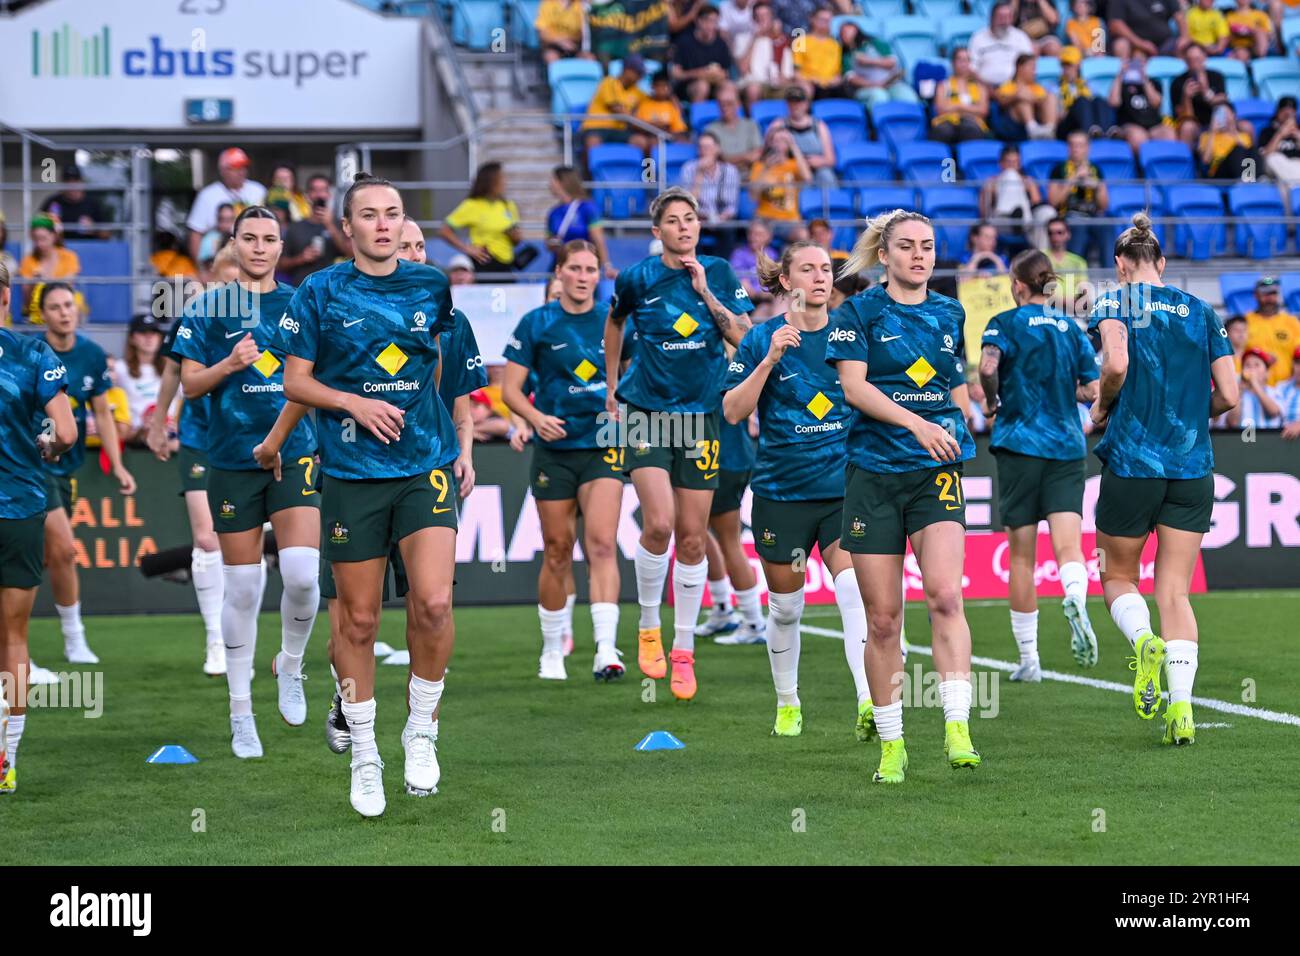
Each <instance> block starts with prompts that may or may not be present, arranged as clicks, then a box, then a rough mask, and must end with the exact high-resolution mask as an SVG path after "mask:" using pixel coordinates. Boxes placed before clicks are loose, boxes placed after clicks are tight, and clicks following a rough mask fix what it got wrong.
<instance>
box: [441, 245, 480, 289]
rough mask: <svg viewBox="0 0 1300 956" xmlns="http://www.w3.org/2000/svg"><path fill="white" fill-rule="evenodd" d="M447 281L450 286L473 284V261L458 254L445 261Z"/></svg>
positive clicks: (460, 253) (462, 254)
mask: <svg viewBox="0 0 1300 956" xmlns="http://www.w3.org/2000/svg"><path fill="white" fill-rule="evenodd" d="M447 281H448V282H449V283H451V284H452V285H473V284H474V260H473V259H471V258H470V257H469V256H467V255H465V253H463V252H458V253H456V254H455V255H454V256H452V257H451V258H450V259H448V260H447Z"/></svg>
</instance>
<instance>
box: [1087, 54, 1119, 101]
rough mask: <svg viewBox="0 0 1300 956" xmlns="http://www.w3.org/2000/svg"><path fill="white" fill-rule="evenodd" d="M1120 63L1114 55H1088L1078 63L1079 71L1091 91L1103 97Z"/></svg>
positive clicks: (1117, 71)
mask: <svg viewBox="0 0 1300 956" xmlns="http://www.w3.org/2000/svg"><path fill="white" fill-rule="evenodd" d="M1121 66H1122V64H1121V63H1120V61H1119V57H1115V56H1090V57H1087V58H1086V59H1085V60H1084V61H1083V62H1082V63H1081V64H1079V72H1080V74H1081V75H1082V76H1083V79H1084V80H1085V81H1086V82H1087V84H1088V85H1089V86H1090V87H1092V91H1093V93H1095V94H1096V95H1097V96H1100V97H1103V98H1104V97H1105V96H1106V94H1107V93H1109V92H1110V85H1111V83H1113V82H1114V80H1115V75H1116V74H1117V73H1119V70H1120V67H1121Z"/></svg>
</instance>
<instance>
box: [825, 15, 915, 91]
mask: <svg viewBox="0 0 1300 956" xmlns="http://www.w3.org/2000/svg"><path fill="white" fill-rule="evenodd" d="M840 49H841V50H842V51H843V64H842V72H843V74H844V90H845V92H846V93H852V94H853V95H854V96H855V97H857V99H858V101H859V102H861V103H863V104H865V105H866V106H867V108H868V109H870V108H871V107H873V106H875V105H876V104H877V103H888V102H891V101H892V102H895V103H919V102H921V98H920V97H919V96H917V95H916V90H914V89H912V87H911V86H909V85H908V84H907V82H906V81H905V80H904V79H903V67H902V66H901V65H900V64H899V62H898V57H896V56H895V55H894V48H893V47H891V46H890V45H889V44H888V43H886V42H885V41H884V40H883V39H881V38H880V37H877V36H872V35H871V34H869V33H863V32H862V30H861V29H860V28H859V27H858V25H857V24H856V23H854V22H853V21H852V20H846V21H844V22H843V23H841V24H840Z"/></svg>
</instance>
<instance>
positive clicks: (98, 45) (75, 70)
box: [32, 23, 110, 76]
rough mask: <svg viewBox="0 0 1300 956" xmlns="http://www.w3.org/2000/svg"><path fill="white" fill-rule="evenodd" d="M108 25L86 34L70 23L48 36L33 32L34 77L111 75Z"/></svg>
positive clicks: (37, 31) (47, 34)
mask: <svg viewBox="0 0 1300 956" xmlns="http://www.w3.org/2000/svg"><path fill="white" fill-rule="evenodd" d="M109 39H110V34H109V29H108V27H107V26H103V27H100V28H99V30H98V31H97V32H95V33H92V34H91V35H90V36H82V35H81V33H80V32H79V31H77V30H74V29H73V28H72V27H71V26H69V25H68V24H67V23H65V24H63V26H62V27H60V28H58V29H57V30H50V31H49V32H48V33H46V34H45V35H44V36H42V35H41V31H39V30H33V31H32V76H108V74H109V53H110V44H109Z"/></svg>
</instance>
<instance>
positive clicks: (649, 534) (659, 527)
mask: <svg viewBox="0 0 1300 956" xmlns="http://www.w3.org/2000/svg"><path fill="white" fill-rule="evenodd" d="M672 534H673V526H672V523H671V522H670V521H668V520H667V519H666V518H646V519H645V524H643V525H642V526H641V535H642V538H643V539H644V541H645V543H646V546H647V547H648V548H649V549H650V550H651V551H653V552H655V554H663V552H664V551H666V550H667V549H668V539H669V538H671V537H672ZM679 547H680V544H679Z"/></svg>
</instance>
